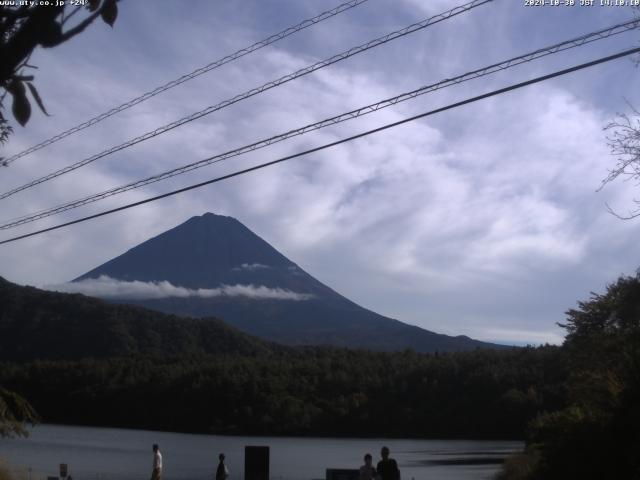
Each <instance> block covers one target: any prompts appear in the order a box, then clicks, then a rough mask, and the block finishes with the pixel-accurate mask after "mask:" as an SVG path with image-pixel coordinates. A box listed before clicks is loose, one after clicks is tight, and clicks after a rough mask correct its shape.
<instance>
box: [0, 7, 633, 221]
mask: <svg viewBox="0 0 640 480" xmlns="http://www.w3.org/2000/svg"><path fill="white" fill-rule="evenodd" d="M639 26H640V19H634V20H631V21H628V22H624V23H620V24H616V25H613V26H611V27H608V28H605V29H601V30H598V31H595V32H591V33H587V34H584V35H581V36H579V37H576V38H572V39H570V40H565V41H563V42H560V43H556V44H553V45H550V46H547V47H543V48H540V49H537V50H534V51H532V52H528V53H525V54H523V55H519V56H517V57H512V58H510V59H508V60H504V61H502V62H499V63H495V64H492V65H489V66H486V67H483V68H480V69H477V70H473V71H470V72H467V73H464V74H462V75H458V76H456V77H452V78H447V79H444V80H441V81H439V82H437V83H433V84H430V85H426V86H423V87H420V88H418V89H415V90H412V91H410V92H405V93H402V94H400V95H397V96H395V97H391V98H388V99H385V100H381V101H379V102H376V103H373V104H369V105H366V106H363V107H360V108H358V109H355V110H351V111H349V112H346V113H342V114H340V115H337V116H334V117H330V118H327V119H324V120H321V121H319V122H316V123H312V124H309V125H305V126H303V127H300V128H297V129H294V130H289V131H287V132H285V133H282V134H279V135H275V136H272V137H269V138H267V139H263V140H259V141H257V142H254V143H251V144H249V145H245V146H242V147H239V148H236V149H233V150H230V151H227V152H224V153H221V154H218V155H214V156H211V157H207V158H205V159H202V160H199V161H197V162H193V163H189V164H187V165H183V166H181V167H177V168H173V169H171V170H168V171H165V172H162V173H159V174H156V175H153V176H150V177H147V178H144V179H141V180H137V181H134V182H131V183H128V184H125V185H122V186H119V187H114V188H111V189H109V190H105V191H103V192H100V193H97V194H93V195H90V196H87V197H84V198H81V199H77V200H73V201H71V202H67V203H64V204H62V205H58V206H56V207H53V208H49V209H45V210H41V211H39V212H34V213H31V214H27V215H23V216H21V217H17V218H14V219H11V220H6V221H5V223H3V224H0V230H6V229H9V228H14V227H17V226H20V225H24V224H26V223H31V222H34V221H36V220H40V219H43V218H46V217H49V216H52V215H55V214H58V213H62V212H65V211H68V210H72V209H75V208H79V207H81V206H84V205H87V204H90V203H94V202H97V201H99V200H103V199H105V198H108V197H111V196H114V195H117V194H120V193H124V192H127V191H130V190H134V189H137V188H140V187H143V186H145V185H149V184H152V183H156V182H159V181H161V180H165V179H168V178H171V177H175V176H177V175H181V174H184V173H187V172H189V171H192V170H196V169H198V168H202V167H205V166H207V165H211V164H214V163H218V162H221V161H224V160H226V159H228V158H232V157H236V156H239V155H242V154H245V153H248V152H252V151H255V150H258V149H260V148H264V147H267V146H269V145H273V144H275V143H278V142H281V141H284V140H286V139H289V138H292V137H295V136H298V135H303V134H305V133H308V132H311V131H314V130H318V129H321V128H324V127H327V126H330V125H335V124H338V123H341V122H345V121H347V120H351V119H355V118H358V117H361V116H363V115H367V114H369V113H373V112H376V111H378V110H381V109H383V108H387V107H390V106H393V105H397V104H398V103H401V102H404V101H407V100H410V99H413V98H416V97H418V96H420V95H424V94H427V93H430V92H434V91H437V90H440V89H443V88H446V87H450V86H453V85H456V84H459V83H463V82H466V81H469V80H473V79H476V78H480V77H483V76H486V75H490V74H493V73H496V72H499V71H502V70H506V69H508V68H513V67H515V66H517V65H521V64H523V63H527V62H531V61H533V60H537V59H540V58H543V57H546V56H548V55H552V54H555V53H558V52H561V51H565V50H569V49H572V48H576V47H579V46H582V45H586V44H589V43H592V42H594V41H597V40H601V39H605V38H609V37H611V36H613V35H617V34H620V33H623V32H627V31H630V30H632V29H634V28H638V27H639Z"/></svg>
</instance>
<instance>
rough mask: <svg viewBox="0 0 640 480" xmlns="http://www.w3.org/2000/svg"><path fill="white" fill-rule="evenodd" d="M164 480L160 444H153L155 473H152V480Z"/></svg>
mask: <svg viewBox="0 0 640 480" xmlns="http://www.w3.org/2000/svg"><path fill="white" fill-rule="evenodd" d="M161 479H162V454H161V453H160V448H158V444H156V443H154V444H153V471H152V472H151V480H161Z"/></svg>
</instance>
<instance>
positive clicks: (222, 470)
mask: <svg viewBox="0 0 640 480" xmlns="http://www.w3.org/2000/svg"><path fill="white" fill-rule="evenodd" d="M218 459H219V460H220V463H218V469H217V470H216V480H227V478H229V469H228V468H227V466H226V465H225V464H224V453H221V454H220V455H218Z"/></svg>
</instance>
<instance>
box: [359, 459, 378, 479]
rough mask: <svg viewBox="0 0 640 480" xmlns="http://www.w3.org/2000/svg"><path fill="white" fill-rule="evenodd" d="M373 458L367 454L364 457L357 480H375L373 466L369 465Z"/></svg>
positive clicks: (375, 475) (375, 474)
mask: <svg viewBox="0 0 640 480" xmlns="http://www.w3.org/2000/svg"><path fill="white" fill-rule="evenodd" d="M372 461H373V458H372V457H371V454H370V453H367V454H366V455H365V456H364V465H362V466H361V467H360V475H359V476H358V480H376V479H377V473H376V469H375V468H374V466H373V465H372V464H371V462H372Z"/></svg>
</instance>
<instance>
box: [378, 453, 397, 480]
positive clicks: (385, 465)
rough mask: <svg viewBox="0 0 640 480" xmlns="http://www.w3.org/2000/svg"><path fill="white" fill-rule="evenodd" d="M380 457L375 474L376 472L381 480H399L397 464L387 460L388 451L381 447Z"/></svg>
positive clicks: (390, 459)
mask: <svg viewBox="0 0 640 480" xmlns="http://www.w3.org/2000/svg"><path fill="white" fill-rule="evenodd" d="M380 456H381V457H382V460H380V461H379V462H378V467H377V468H376V472H378V475H379V476H380V478H381V480H400V469H399V468H398V463H397V462H396V461H395V460H394V459H393V458H389V449H388V448H387V447H382V450H380Z"/></svg>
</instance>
